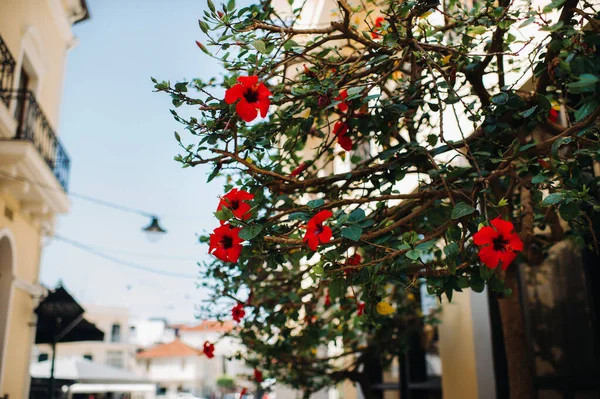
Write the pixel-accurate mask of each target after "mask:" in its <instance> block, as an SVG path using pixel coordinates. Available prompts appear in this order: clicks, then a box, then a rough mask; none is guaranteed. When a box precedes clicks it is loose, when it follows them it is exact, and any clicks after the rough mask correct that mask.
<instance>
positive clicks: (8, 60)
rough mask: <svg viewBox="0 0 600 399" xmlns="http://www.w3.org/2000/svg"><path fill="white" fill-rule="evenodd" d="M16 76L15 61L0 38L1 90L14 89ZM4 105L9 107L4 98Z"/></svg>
mask: <svg viewBox="0 0 600 399" xmlns="http://www.w3.org/2000/svg"><path fill="white" fill-rule="evenodd" d="M14 74H15V59H14V58H13V56H12V54H11V53H10V51H8V47H6V44H5V43H4V41H3V40H2V37H0V90H1V91H5V90H10V89H11V88H12V87H13V76H14ZM2 101H4V104H6V106H8V101H9V100H5V99H4V97H2Z"/></svg>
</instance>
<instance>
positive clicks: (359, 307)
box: [356, 302, 365, 316]
mask: <svg viewBox="0 0 600 399" xmlns="http://www.w3.org/2000/svg"><path fill="white" fill-rule="evenodd" d="M364 313H365V303H364V302H357V303H356V315H357V316H362V315H363V314H364Z"/></svg>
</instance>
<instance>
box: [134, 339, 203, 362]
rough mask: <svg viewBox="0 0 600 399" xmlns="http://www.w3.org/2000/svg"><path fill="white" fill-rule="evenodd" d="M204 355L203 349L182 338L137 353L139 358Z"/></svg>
mask: <svg viewBox="0 0 600 399" xmlns="http://www.w3.org/2000/svg"><path fill="white" fill-rule="evenodd" d="M199 355H203V353H202V351H200V350H198V349H196V348H194V347H192V346H189V345H186V344H184V343H183V342H181V340H180V339H176V340H175V341H172V342H169V343H168V344H159V345H156V346H153V347H152V348H149V349H146V350H144V351H141V352H139V353H138V354H137V358H138V359H154V358H160V357H185V356H199Z"/></svg>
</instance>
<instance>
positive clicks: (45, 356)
mask: <svg viewBox="0 0 600 399" xmlns="http://www.w3.org/2000/svg"><path fill="white" fill-rule="evenodd" d="M46 360H48V354H47V353H40V354H39V355H38V362H45V361H46Z"/></svg>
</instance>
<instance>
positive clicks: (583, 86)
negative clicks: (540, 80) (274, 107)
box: [566, 73, 598, 93]
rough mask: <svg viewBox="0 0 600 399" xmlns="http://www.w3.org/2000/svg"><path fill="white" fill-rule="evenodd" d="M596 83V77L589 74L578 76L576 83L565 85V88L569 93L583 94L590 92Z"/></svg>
mask: <svg viewBox="0 0 600 399" xmlns="http://www.w3.org/2000/svg"><path fill="white" fill-rule="evenodd" d="M597 82H598V77H597V76H595V75H592V74H589V73H584V74H583V75H579V80H578V81H577V82H571V83H567V84H566V86H567V88H568V89H569V91H570V92H571V93H583V92H585V91H590V90H591V89H593V88H594V86H595V85H596V83H597Z"/></svg>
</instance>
